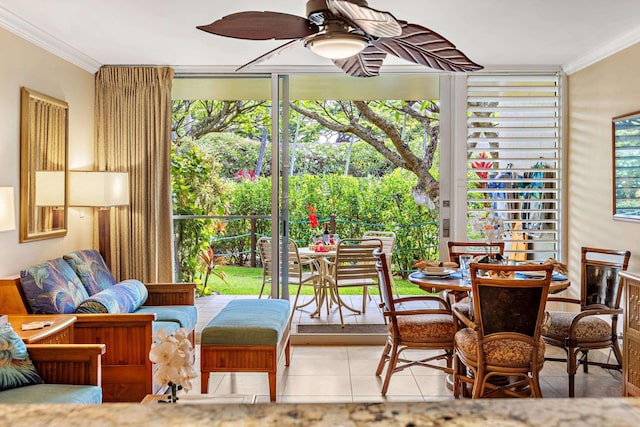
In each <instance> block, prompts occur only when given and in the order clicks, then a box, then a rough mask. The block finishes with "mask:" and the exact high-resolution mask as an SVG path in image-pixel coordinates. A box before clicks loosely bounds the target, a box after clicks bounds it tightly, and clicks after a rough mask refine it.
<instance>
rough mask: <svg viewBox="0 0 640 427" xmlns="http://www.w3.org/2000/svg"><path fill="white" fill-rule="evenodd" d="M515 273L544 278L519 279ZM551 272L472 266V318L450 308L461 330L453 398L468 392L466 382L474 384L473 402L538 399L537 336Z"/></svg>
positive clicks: (540, 344)
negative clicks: (517, 398) (458, 321)
mask: <svg viewBox="0 0 640 427" xmlns="http://www.w3.org/2000/svg"><path fill="white" fill-rule="evenodd" d="M481 271H482V274H481ZM516 272H523V273H534V274H535V273H536V272H537V273H542V274H543V276H536V277H530V278H527V279H518V278H515V277H512V276H515V273H516ZM552 273H553V265H551V264H536V265H500V264H478V263H472V264H471V266H470V274H471V286H472V291H471V292H472V297H473V320H471V319H469V318H468V317H466V316H465V315H464V314H463V313H462V312H460V310H458V309H457V308H455V307H454V308H453V312H454V314H455V315H456V316H457V317H458V318H459V319H460V320H461V321H462V322H463V323H464V325H465V326H466V328H464V329H461V330H459V331H458V332H457V333H456V335H455V339H454V359H453V378H454V396H455V397H456V398H457V397H460V395H466V394H467V393H466V390H467V387H466V384H472V385H473V388H472V397H473V398H480V397H489V396H491V395H496V394H497V395H498V396H510V397H524V396H532V397H542V391H541V389H540V379H539V372H540V370H541V369H542V367H543V365H544V351H545V344H544V341H543V340H542V338H541V336H540V332H541V329H542V325H543V321H544V318H545V315H544V313H545V312H544V308H545V303H546V301H547V294H548V292H549V285H550V283H551V275H552ZM487 274H488V275H487Z"/></svg>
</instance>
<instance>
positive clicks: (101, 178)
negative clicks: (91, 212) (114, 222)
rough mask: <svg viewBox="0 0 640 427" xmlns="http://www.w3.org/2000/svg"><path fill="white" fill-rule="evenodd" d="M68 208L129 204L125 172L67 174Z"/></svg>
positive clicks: (77, 172) (127, 179)
mask: <svg viewBox="0 0 640 427" xmlns="http://www.w3.org/2000/svg"><path fill="white" fill-rule="evenodd" d="M69 180H70V182H69V191H70V193H71V194H70V195H69V196H70V201H69V205H70V206H93V207H105V208H106V207H110V206H123V205H128V204H129V174H128V173H127V172H84V171H70V172H69Z"/></svg>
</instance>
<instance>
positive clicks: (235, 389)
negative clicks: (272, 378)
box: [209, 372, 269, 395]
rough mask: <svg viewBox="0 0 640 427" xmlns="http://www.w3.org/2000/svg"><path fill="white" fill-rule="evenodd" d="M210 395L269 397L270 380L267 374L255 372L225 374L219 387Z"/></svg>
mask: <svg viewBox="0 0 640 427" xmlns="http://www.w3.org/2000/svg"><path fill="white" fill-rule="evenodd" d="M209 384H210V388H209V390H210V392H209V394H214V395H220V394H263V395H269V379H268V377H267V374H263V373H253V372H246V373H245V372H237V373H229V374H225V375H224V377H223V378H222V380H221V381H220V382H219V384H218V386H217V387H216V388H215V389H213V390H214V391H213V392H211V390H212V388H211V383H209Z"/></svg>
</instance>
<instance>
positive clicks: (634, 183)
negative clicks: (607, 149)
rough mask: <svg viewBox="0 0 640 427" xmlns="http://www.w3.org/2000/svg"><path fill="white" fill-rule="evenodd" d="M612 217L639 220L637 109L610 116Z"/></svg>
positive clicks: (639, 117) (639, 114)
mask: <svg viewBox="0 0 640 427" xmlns="http://www.w3.org/2000/svg"><path fill="white" fill-rule="evenodd" d="M612 131H613V218H614V219H621V220H629V221H640V111H636V112H634V113H630V114H625V115H623V116H618V117H614V118H613V119H612Z"/></svg>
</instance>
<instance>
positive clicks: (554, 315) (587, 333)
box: [544, 311, 611, 341]
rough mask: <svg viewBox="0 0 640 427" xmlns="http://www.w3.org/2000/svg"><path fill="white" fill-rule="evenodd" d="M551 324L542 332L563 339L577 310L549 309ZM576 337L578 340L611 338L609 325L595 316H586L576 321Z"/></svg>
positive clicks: (566, 335) (567, 334)
mask: <svg viewBox="0 0 640 427" xmlns="http://www.w3.org/2000/svg"><path fill="white" fill-rule="evenodd" d="M549 314H550V315H551V325H549V330H548V331H547V332H546V333H545V334H544V335H545V336H547V337H549V338H555V339H559V340H563V339H564V338H565V337H568V336H569V329H570V328H571V322H573V319H574V318H575V317H576V316H577V315H578V314H579V313H578V312H563V311H550V312H549ZM575 338H576V339H578V340H580V341H602V340H603V339H604V340H607V339H611V325H610V324H609V323H607V322H606V321H605V320H603V319H601V318H599V317H597V316H587V317H584V318H582V319H580V321H578V326H577V328H576V336H575Z"/></svg>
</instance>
